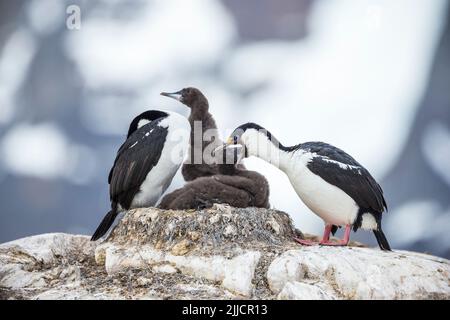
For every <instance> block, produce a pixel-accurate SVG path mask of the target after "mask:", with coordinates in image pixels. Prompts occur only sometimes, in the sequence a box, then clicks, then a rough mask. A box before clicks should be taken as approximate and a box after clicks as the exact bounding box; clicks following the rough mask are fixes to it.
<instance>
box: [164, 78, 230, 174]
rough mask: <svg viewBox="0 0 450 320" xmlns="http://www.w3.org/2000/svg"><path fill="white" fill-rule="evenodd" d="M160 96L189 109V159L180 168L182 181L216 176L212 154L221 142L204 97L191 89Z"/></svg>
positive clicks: (215, 166) (217, 169)
mask: <svg viewBox="0 0 450 320" xmlns="http://www.w3.org/2000/svg"><path fill="white" fill-rule="evenodd" d="M161 95H163V96H166V97H169V98H173V99H175V100H178V101H180V102H181V103H183V104H184V105H186V106H187V107H189V108H190V109H191V113H190V115H189V118H188V119H189V123H190V125H191V139H190V147H189V158H188V159H187V161H186V162H185V163H184V164H183V167H182V168H181V172H182V174H183V178H184V180H186V181H192V180H194V179H197V178H200V177H207V176H212V175H215V174H218V173H219V168H218V167H217V165H216V164H215V161H213V155H212V152H213V151H214V149H215V148H216V147H218V146H220V145H222V143H223V142H222V141H221V140H220V138H219V133H218V130H217V125H216V121H215V120H214V118H213V116H212V114H211V113H210V112H209V103H208V100H207V99H206V97H205V95H204V94H203V93H202V92H201V91H200V90H199V89H197V88H192V87H189V88H184V89H182V90H180V91H177V92H173V93H167V92H162V93H161ZM205 150H206V151H208V150H209V151H210V152H209V153H208V152H205ZM204 156H205V157H211V158H210V159H209V160H210V161H205V158H204Z"/></svg>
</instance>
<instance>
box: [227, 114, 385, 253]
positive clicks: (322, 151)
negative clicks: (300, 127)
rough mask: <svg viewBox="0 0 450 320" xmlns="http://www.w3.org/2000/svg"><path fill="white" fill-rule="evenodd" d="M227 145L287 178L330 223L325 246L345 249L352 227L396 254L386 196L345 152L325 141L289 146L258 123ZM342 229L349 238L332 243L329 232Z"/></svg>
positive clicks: (243, 128) (242, 128)
mask: <svg viewBox="0 0 450 320" xmlns="http://www.w3.org/2000/svg"><path fill="white" fill-rule="evenodd" d="M226 144H227V145H232V144H241V145H243V146H244V147H245V155H246V156H256V157H259V158H261V159H263V160H265V161H267V162H269V163H271V164H273V165H275V166H277V167H278V168H279V169H281V170H282V171H283V172H284V173H285V174H286V175H287V176H288V178H289V180H290V182H291V183H292V186H293V187H294V189H295V191H296V192H297V194H298V196H299V197H300V199H301V200H302V201H303V202H304V203H305V204H306V206H307V207H308V208H309V209H311V211H313V212H314V213H315V214H317V215H318V216H319V217H321V218H322V219H323V220H324V221H325V230H324V235H323V238H322V241H321V242H320V244H322V245H344V246H345V245H347V244H348V242H349V239H350V232H351V230H352V228H353V230H354V231H356V230H358V228H362V229H366V230H372V231H373V233H374V234H375V237H376V239H377V242H378V245H379V246H380V248H381V249H383V250H391V249H390V246H389V243H388V241H387V239H386V237H385V235H384V233H383V231H382V229H381V216H382V213H383V211H385V210H387V206H386V201H385V199H384V196H383V191H382V189H381V187H380V185H379V184H378V183H377V182H376V181H375V179H374V178H373V177H372V176H371V175H370V173H369V172H368V171H367V170H366V169H365V168H364V167H363V166H362V165H361V164H359V163H358V162H357V161H356V160H355V159H353V158H352V157H351V156H350V155H348V154H347V153H345V152H344V151H342V150H340V149H338V148H336V147H334V146H332V145H329V144H327V143H323V142H306V143H301V144H299V145H296V146H293V147H285V146H283V145H282V144H281V143H280V142H279V141H278V140H277V139H276V138H275V137H274V136H273V135H272V134H271V133H270V132H268V131H267V130H265V129H264V128H262V127H261V126H259V125H257V124H254V123H247V124H244V125H241V126H240V127H238V128H237V129H236V130H234V131H233V133H232V134H231V136H230V138H229V139H228V140H227V143H226ZM340 226H345V233H344V238H343V239H342V240H340V241H339V242H337V243H336V242H331V241H330V239H329V237H330V233H331V232H333V234H334V232H335V231H336V230H337V227H340ZM296 241H298V242H299V243H301V244H305V245H311V244H313V242H310V241H307V240H302V239H296Z"/></svg>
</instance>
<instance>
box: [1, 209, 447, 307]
mask: <svg viewBox="0 0 450 320" xmlns="http://www.w3.org/2000/svg"><path fill="white" fill-rule="evenodd" d="M294 235H297V236H303V235H301V234H299V232H298V231H296V230H295V229H294V228H293V227H292V223H291V220H290V218H289V216H288V215H287V214H285V213H283V212H280V211H275V210H266V209H256V208H247V209H235V208H231V207H228V206H222V205H216V206H215V207H213V208H211V209H206V210H202V211H164V210H158V209H154V208H148V209H138V210H131V211H129V212H128V213H127V214H126V215H125V217H124V218H123V219H122V220H121V221H120V222H119V223H118V225H117V227H116V228H115V229H114V230H113V231H112V233H111V235H110V236H109V238H108V239H107V240H106V241H104V242H102V243H99V242H90V241H89V237H86V236H77V235H68V234H45V235H39V236H33V237H28V238H24V239H20V240H16V241H13V242H9V243H5V244H2V245H0V299H240V298H250V299H415V298H416V299H449V298H450V280H449V279H450V278H449V276H450V262H449V261H448V260H445V259H441V258H438V257H433V256H429V255H425V254H419V253H413V252H404V251H395V252H382V251H380V250H379V249H378V248H363V247H360V246H358V244H353V245H354V246H352V247H344V248H342V247H316V246H314V247H300V246H299V245H297V244H296V243H295V242H293V241H292V238H293V236H294Z"/></svg>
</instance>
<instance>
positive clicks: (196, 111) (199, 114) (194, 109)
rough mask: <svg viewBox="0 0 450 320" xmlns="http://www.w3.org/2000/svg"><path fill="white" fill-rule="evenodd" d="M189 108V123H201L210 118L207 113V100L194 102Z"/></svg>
mask: <svg viewBox="0 0 450 320" xmlns="http://www.w3.org/2000/svg"><path fill="white" fill-rule="evenodd" d="M190 108H191V114H190V116H189V121H190V122H191V123H193V122H194V121H203V120H205V119H208V118H211V117H212V116H211V114H210V113H209V104H208V101H207V100H200V101H195V102H194V103H193V104H192V105H190Z"/></svg>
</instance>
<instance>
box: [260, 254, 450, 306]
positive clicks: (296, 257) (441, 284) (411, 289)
mask: <svg viewBox="0 0 450 320" xmlns="http://www.w3.org/2000/svg"><path fill="white" fill-rule="evenodd" d="M449 277H450V265H449V262H448V260H446V259H441V258H437V257H433V256H429V255H425V254H417V253H411V252H404V251H398V252H383V251H380V250H374V249H369V248H345V247H342V248H335V247H303V248H301V249H298V250H289V251H287V252H285V253H283V254H282V255H281V256H279V257H278V258H276V259H274V261H273V262H272V263H271V264H270V266H269V268H268V271H267V281H268V284H269V287H270V289H271V290H272V292H273V293H277V294H278V293H280V292H281V293H282V294H280V296H279V297H280V298H286V299H287V298H292V297H294V298H295V297H296V296H297V298H299V297H300V296H304V293H303V292H305V290H304V288H305V287H304V286H302V287H299V284H298V283H304V284H309V285H314V286H317V287H318V288H320V292H325V293H326V295H327V296H328V297H330V298H332V297H336V298H341V299H421V298H422V299H423V298H425V299H431V298H448V297H449V295H450V280H449V279H450V278H449ZM324 290H325V291H324ZM294 291H295V292H301V294H299V295H297V294H294Z"/></svg>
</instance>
